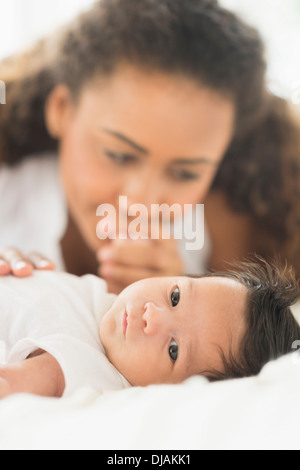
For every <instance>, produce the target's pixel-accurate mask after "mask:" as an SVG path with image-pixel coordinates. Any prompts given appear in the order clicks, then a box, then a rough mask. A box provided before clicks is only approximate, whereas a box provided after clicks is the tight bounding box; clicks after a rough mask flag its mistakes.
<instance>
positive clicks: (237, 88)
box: [0, 0, 266, 164]
mask: <svg viewBox="0 0 300 470" xmlns="http://www.w3.org/2000/svg"><path fill="white" fill-rule="evenodd" d="M18 63H19V65H18ZM122 63H130V64H134V65H137V66H138V67H142V68H144V69H145V70H146V71H149V72H151V70H160V71H163V72H166V73H170V74H180V75H183V76H186V77H188V78H191V79H193V80H195V81H197V82H198V83H199V84H200V85H204V86H208V87H209V88H211V89H213V90H216V91H219V92H220V93H221V94H223V95H225V96H228V97H229V98H230V99H231V100H232V101H233V102H234V104H235V107H236V115H237V119H236V123H237V127H238V128H239V129H242V128H247V126H248V125H249V123H250V122H252V120H253V118H254V116H256V115H257V114H259V112H260V109H261V104H262V102H263V98H264V95H265V88H264V76H265V69H266V64H265V60H264V48H263V44H262V41H261V38H260V36H259V34H258V33H257V31H256V30H255V29H254V28H252V27H250V26H248V25H246V24H245V23H243V22H242V21H241V20H240V19H239V18H238V17H237V16H235V15H234V14H233V13H230V12H229V11H227V10H225V9H224V8H222V7H220V6H219V4H218V2H217V1H215V0H99V1H97V2H96V3H95V5H94V6H93V7H92V8H91V9H90V10H89V11H87V12H84V13H82V14H81V15H80V16H79V17H78V18H77V20H76V21H73V22H72V23H71V24H70V25H69V26H67V27H65V28H63V29H62V30H61V31H59V32H58V33H56V35H54V36H53V37H51V38H49V39H45V40H43V41H41V42H40V43H39V44H38V45H37V46H36V47H35V48H34V49H33V51H29V52H28V53H27V54H24V55H22V56H21V57H19V58H11V59H8V60H6V61H4V63H2V64H0V78H1V80H3V81H4V82H6V84H7V100H6V101H7V105H5V106H2V107H1V109H0V161H1V160H2V161H5V162H6V163H7V164H13V163H16V162H19V161H20V160H21V159H22V158H25V157H26V156H27V155H28V154H29V153H37V152H43V151H44V150H53V149H55V148H56V145H57V143H56V142H55V141H54V140H53V139H51V138H50V137H49V135H48V132H47V129H46V125H45V119H44V117H43V113H44V106H45V102H46V100H47V96H48V95H49V93H50V91H51V90H52V89H53V88H54V87H55V85H57V84H59V83H64V84H66V85H67V86H68V87H69V89H70V90H71V92H72V94H73V97H74V99H76V97H77V96H78V95H79V93H80V91H81V89H82V88H83V86H84V85H85V84H86V83H87V82H89V81H91V80H92V79H93V78H94V77H96V76H97V75H99V76H101V75H102V76H103V75H110V74H112V73H114V71H115V70H116V68H117V67H118V66H119V65H120V64H122ZM16 69H17V70H16ZM20 70H21V72H20Z"/></svg>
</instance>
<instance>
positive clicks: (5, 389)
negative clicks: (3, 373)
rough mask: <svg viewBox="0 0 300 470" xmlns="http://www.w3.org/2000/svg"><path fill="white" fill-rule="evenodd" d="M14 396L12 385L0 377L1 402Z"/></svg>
mask: <svg viewBox="0 0 300 470" xmlns="http://www.w3.org/2000/svg"><path fill="white" fill-rule="evenodd" d="M11 394H12V389H11V386H10V384H9V383H8V382H7V380H6V379H5V378H2V377H0V400H1V399H2V398H5V397H8V396H9V395H11Z"/></svg>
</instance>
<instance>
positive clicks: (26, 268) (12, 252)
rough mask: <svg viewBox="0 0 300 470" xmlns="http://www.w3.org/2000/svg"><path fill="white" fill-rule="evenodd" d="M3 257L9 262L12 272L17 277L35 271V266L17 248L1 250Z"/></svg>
mask: <svg viewBox="0 0 300 470" xmlns="http://www.w3.org/2000/svg"><path fill="white" fill-rule="evenodd" d="M0 255H1V258H2V259H3V260H4V262H6V263H7V264H9V266H10V270H11V271H10V272H11V273H12V274H13V275H14V276H16V277H27V276H30V275H31V274H32V272H33V266H32V264H31V263H30V261H29V260H28V259H27V258H25V256H24V255H23V254H22V253H21V252H20V251H19V250H17V249H15V248H5V249H3V250H1V253H0Z"/></svg>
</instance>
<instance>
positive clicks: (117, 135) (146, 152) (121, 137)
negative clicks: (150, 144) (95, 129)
mask: <svg viewBox="0 0 300 470" xmlns="http://www.w3.org/2000/svg"><path fill="white" fill-rule="evenodd" d="M102 131H103V132H105V133H106V134H109V135H111V136H113V137H115V138H116V139H119V140H122V142H125V143H126V144H128V145H130V146H131V147H133V148H134V149H135V150H137V151H138V152H140V153H143V154H144V155H149V150H147V149H146V148H145V147H143V146H142V145H140V144H137V143H136V142H134V141H133V140H132V139H130V138H129V137H126V136H125V135H124V134H122V133H121V132H118V131H113V130H110V129H106V128H102Z"/></svg>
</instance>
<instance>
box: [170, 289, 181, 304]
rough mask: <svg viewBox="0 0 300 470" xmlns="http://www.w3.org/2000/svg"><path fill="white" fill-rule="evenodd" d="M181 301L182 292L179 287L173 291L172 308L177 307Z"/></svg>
mask: <svg viewBox="0 0 300 470" xmlns="http://www.w3.org/2000/svg"><path fill="white" fill-rule="evenodd" d="M179 301H180V290H179V288H178V287H176V289H174V290H173V292H172V294H171V302H172V307H176V305H178V304H179Z"/></svg>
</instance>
